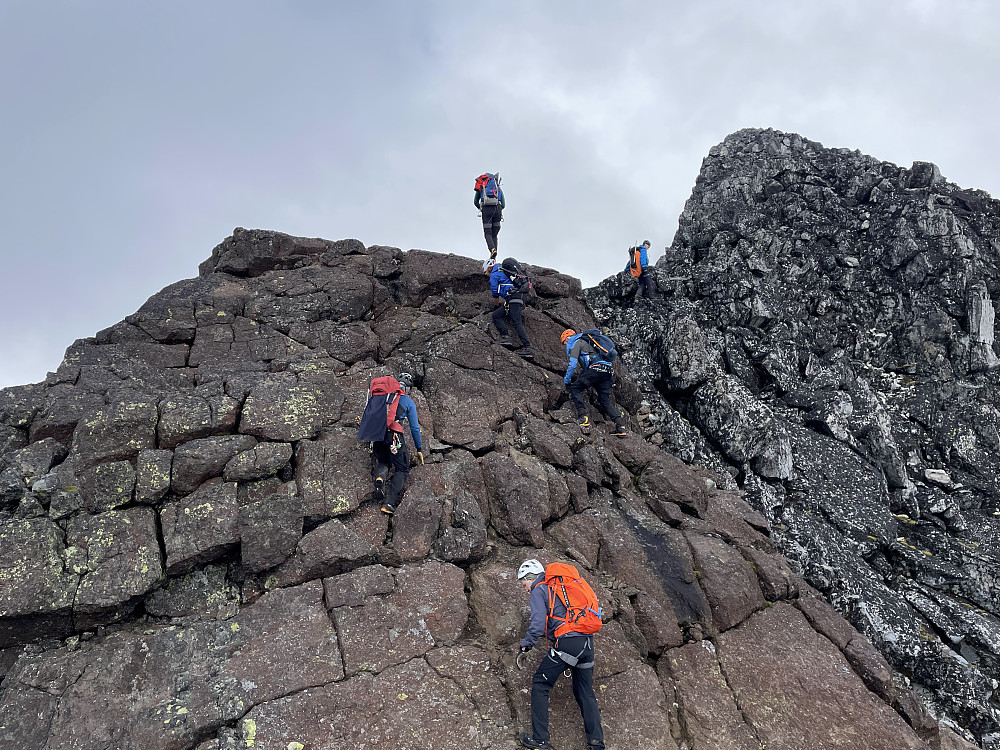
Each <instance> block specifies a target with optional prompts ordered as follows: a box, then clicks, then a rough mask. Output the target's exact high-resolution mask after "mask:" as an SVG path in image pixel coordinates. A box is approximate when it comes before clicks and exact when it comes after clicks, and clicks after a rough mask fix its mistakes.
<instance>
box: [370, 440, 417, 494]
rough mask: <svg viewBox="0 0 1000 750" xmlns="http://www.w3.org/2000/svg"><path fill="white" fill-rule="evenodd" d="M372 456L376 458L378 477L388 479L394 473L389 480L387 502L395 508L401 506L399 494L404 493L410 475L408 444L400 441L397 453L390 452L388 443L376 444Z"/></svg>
mask: <svg viewBox="0 0 1000 750" xmlns="http://www.w3.org/2000/svg"><path fill="white" fill-rule="evenodd" d="M372 455H374V456H375V476H376V477H383V478H386V477H387V476H388V474H389V473H390V471H391V472H392V477H391V478H390V479H389V480H388V482H389V489H388V491H387V492H386V494H385V501H386V502H387V503H388V504H389V505H391V506H392V507H393V508H395V507H396V506H397V505H399V493H401V492H402V491H403V485H404V484H405V483H406V475H407V474H409V473H410V454H409V453H407V451H406V443H405V442H403V441H400V446H399V450H398V451H397V452H396V453H393V452H392V451H390V450H389V444H388V443H385V442H378V443H374V444H373V445H372Z"/></svg>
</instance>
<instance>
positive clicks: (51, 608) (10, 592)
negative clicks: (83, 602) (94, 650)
mask: <svg viewBox="0 0 1000 750" xmlns="http://www.w3.org/2000/svg"><path fill="white" fill-rule="evenodd" d="M0 541H2V544H0V648H3V647H6V646H10V645H13V644H18V643H26V642H28V641H30V640H32V639H33V638H36V637H37V636H38V635H39V634H46V635H52V634H54V635H57V636H59V637H61V636H63V635H65V634H67V633H68V632H69V631H70V629H71V626H72V623H71V621H70V608H71V607H72V606H73V600H74V598H75V596H76V588H77V585H78V583H79V578H78V576H77V574H76V573H74V572H73V571H72V570H71V569H69V567H68V566H67V565H66V557H65V550H64V548H65V544H64V542H63V532H62V530H61V529H60V528H59V527H58V526H56V525H55V524H54V523H52V522H51V521H50V520H49V519H47V518H32V519H11V520H9V521H6V522H4V523H2V524H0Z"/></svg>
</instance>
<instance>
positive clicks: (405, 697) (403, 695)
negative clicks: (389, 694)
mask: <svg viewBox="0 0 1000 750" xmlns="http://www.w3.org/2000/svg"><path fill="white" fill-rule="evenodd" d="M409 697H410V696H408V695H407V694H406V693H400V694H399V695H397V696H396V698H397V699H399V700H401V701H405V700H406V699H407V698H409Z"/></svg>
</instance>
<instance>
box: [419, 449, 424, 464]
mask: <svg viewBox="0 0 1000 750" xmlns="http://www.w3.org/2000/svg"><path fill="white" fill-rule="evenodd" d="M417 460H418V461H419V462H420V465H421V466H423V465H424V452H423V451H417Z"/></svg>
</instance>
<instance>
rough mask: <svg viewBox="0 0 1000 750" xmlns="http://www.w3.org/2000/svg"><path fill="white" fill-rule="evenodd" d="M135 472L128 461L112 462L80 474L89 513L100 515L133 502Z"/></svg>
mask: <svg viewBox="0 0 1000 750" xmlns="http://www.w3.org/2000/svg"><path fill="white" fill-rule="evenodd" d="M134 489H135V470H134V469H133V468H132V464H131V463H129V462H128V461H111V462H109V463H106V464H98V465H97V466H92V467H90V468H89V469H86V470H85V471H83V472H82V473H81V474H80V495H81V497H82V498H83V507H84V508H85V509H86V510H87V512H88V513H100V512H102V511H105V510H112V509H114V508H117V507H119V506H122V505H125V504H126V503H128V502H130V501H131V500H132V493H133V491H134Z"/></svg>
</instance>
